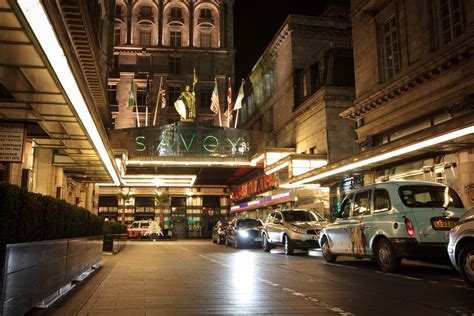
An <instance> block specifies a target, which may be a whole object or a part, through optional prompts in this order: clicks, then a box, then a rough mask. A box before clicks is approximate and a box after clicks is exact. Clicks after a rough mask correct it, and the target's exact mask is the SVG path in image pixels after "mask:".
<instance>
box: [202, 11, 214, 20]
mask: <svg viewBox="0 0 474 316" xmlns="http://www.w3.org/2000/svg"><path fill="white" fill-rule="evenodd" d="M199 17H200V18H201V19H212V12H211V10H210V9H202V10H201V15H200V16H199Z"/></svg>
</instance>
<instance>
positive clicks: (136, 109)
mask: <svg viewBox="0 0 474 316" xmlns="http://www.w3.org/2000/svg"><path fill="white" fill-rule="evenodd" d="M134 92H135V91H134ZM133 100H134V101H135V111H136V113H137V127H140V117H139V116H138V103H137V98H133Z"/></svg>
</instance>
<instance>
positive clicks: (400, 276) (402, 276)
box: [385, 273, 422, 281]
mask: <svg viewBox="0 0 474 316" xmlns="http://www.w3.org/2000/svg"><path fill="white" fill-rule="evenodd" d="M385 274H386V275H391V276H395V277H399V278H403V279H408V280H415V281H422V279H420V278H414V277H409V276H406V275H400V274H393V273H385Z"/></svg>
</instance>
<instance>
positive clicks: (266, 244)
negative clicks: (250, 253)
mask: <svg viewBox="0 0 474 316" xmlns="http://www.w3.org/2000/svg"><path fill="white" fill-rule="evenodd" d="M262 249H263V251H265V252H270V250H272V245H271V244H270V243H269V242H268V237H267V235H265V234H263V235H262Z"/></svg>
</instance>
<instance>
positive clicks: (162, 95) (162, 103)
mask: <svg viewBox="0 0 474 316" xmlns="http://www.w3.org/2000/svg"><path fill="white" fill-rule="evenodd" d="M160 93H161V108H162V109H164V108H165V107H166V90H165V88H164V87H163V88H162V89H161V90H160Z"/></svg>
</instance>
